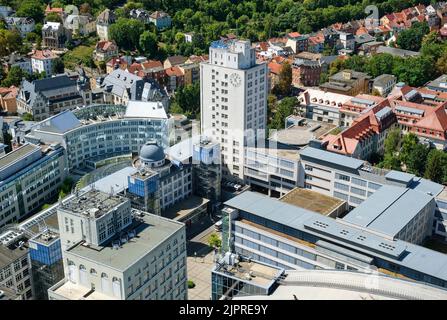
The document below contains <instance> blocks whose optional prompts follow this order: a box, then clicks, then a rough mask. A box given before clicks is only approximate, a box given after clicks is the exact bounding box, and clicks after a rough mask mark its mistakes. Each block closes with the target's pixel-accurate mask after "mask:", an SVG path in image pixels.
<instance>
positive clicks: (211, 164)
mask: <svg viewBox="0 0 447 320" xmlns="http://www.w3.org/2000/svg"><path fill="white" fill-rule="evenodd" d="M192 173H193V189H194V194H196V195H198V196H201V197H203V198H207V199H208V200H210V201H211V202H212V203H217V202H219V201H220V197H221V182H222V166H221V158H220V144H219V143H216V142H213V141H211V140H210V139H206V138H204V139H201V141H198V142H196V143H195V144H194V145H193V153H192Z"/></svg>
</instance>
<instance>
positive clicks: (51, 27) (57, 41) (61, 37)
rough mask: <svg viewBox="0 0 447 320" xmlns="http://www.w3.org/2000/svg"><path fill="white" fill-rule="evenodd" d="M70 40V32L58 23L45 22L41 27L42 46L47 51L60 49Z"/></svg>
mask: <svg viewBox="0 0 447 320" xmlns="http://www.w3.org/2000/svg"><path fill="white" fill-rule="evenodd" d="M70 39H71V32H70V31H69V30H67V29H65V27H64V25H63V24H62V23H59V22H46V23H45V24H44V25H43V27H42V46H43V47H47V48H49V49H56V50H57V49H62V48H64V47H65V43H66V42H67V41H69V40H70Z"/></svg>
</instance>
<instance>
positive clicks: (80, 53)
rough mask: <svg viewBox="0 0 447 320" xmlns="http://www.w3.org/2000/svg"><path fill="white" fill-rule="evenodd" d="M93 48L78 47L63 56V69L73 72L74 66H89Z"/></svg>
mask: <svg viewBox="0 0 447 320" xmlns="http://www.w3.org/2000/svg"><path fill="white" fill-rule="evenodd" d="M94 50H95V46H94V45H92V46H84V45H81V46H78V47H76V48H74V49H73V50H71V51H69V52H67V53H66V54H64V57H63V60H64V64H65V68H68V69H72V70H74V69H75V68H76V66H78V65H80V64H82V65H84V66H91V65H90V63H91V61H92V59H93V58H92V55H93V51H94Z"/></svg>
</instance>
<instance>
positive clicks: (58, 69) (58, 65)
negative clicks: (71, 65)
mask: <svg viewBox="0 0 447 320" xmlns="http://www.w3.org/2000/svg"><path fill="white" fill-rule="evenodd" d="M51 68H52V70H51V71H52V72H53V73H54V74H60V73H64V71H65V65H64V62H63V61H62V59H60V58H57V59H54V60H53V64H52V66H51Z"/></svg>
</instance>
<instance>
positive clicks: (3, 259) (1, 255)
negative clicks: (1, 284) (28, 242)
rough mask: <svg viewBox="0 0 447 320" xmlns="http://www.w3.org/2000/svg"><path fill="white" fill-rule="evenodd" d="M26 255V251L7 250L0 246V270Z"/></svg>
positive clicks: (17, 249)
mask: <svg viewBox="0 0 447 320" xmlns="http://www.w3.org/2000/svg"><path fill="white" fill-rule="evenodd" d="M27 254H28V249H26V248H23V249H19V248H15V249H9V248H7V247H5V246H3V245H0V270H1V269H3V268H4V267H5V266H8V265H10V264H11V263H12V262H14V261H16V260H17V259H19V258H21V257H23V256H26V255H27Z"/></svg>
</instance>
